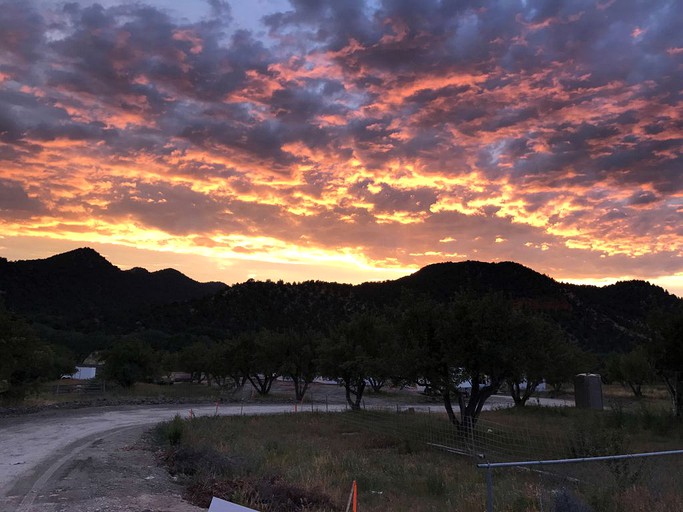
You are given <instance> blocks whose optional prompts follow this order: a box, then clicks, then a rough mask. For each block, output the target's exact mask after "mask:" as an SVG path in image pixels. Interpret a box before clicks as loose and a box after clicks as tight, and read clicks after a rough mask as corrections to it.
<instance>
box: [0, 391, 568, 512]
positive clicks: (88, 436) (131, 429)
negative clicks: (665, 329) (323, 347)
mask: <svg viewBox="0 0 683 512" xmlns="http://www.w3.org/2000/svg"><path fill="white" fill-rule="evenodd" d="M494 398H495V397H494ZM543 402H547V403H543V405H567V404H566V403H564V402H562V401H559V400H557V401H554V400H553V401H551V400H543ZM509 404H510V401H509V400H507V399H506V398H505V397H499V398H497V399H495V400H492V401H491V403H490V405H489V404H487V405H488V406H489V407H501V406H502V407H505V406H507V405H509ZM385 405H386V404H385ZM309 407H311V406H310V405H307V406H306V410H308V408H309ZM315 407H316V408H319V409H321V410H326V409H327V410H330V411H334V410H343V409H344V408H345V407H344V405H343V404H340V403H334V404H329V405H326V404H320V405H317V406H315ZM431 407H432V409H433V408H434V407H438V405H436V404H432V406H431ZM415 408H416V409H420V408H425V409H426V408H427V406H426V405H424V404H422V405H416V406H415ZM487 408H488V407H487ZM190 410H192V412H193V414H195V415H196V416H207V415H214V414H216V412H217V409H216V406H215V405H206V404H201V405H188V404H182V405H170V406H169V405H159V406H149V405H146V406H117V407H94V408H89V409H75V410H68V409H60V410H46V411H42V412H40V413H36V414H29V415H24V416H15V417H5V418H0V512H10V511H12V512H14V511H17V512H31V511H41V512H62V511H64V512H66V511H67V510H68V511H69V512H124V511H125V512H135V511H138V512H162V511H163V512H197V511H200V510H202V509H199V508H197V507H195V506H192V505H190V504H188V503H185V502H183V501H182V499H181V497H180V494H181V491H182V489H181V488H180V486H179V485H177V484H176V483H175V482H174V481H173V480H172V478H171V477H170V476H169V475H168V473H166V471H165V470H164V469H163V468H161V467H158V465H157V464H156V462H155V460H154V454H153V453H152V452H151V451H150V450H149V449H146V448H145V443H143V436H144V434H145V432H146V431H148V430H149V429H150V427H151V426H152V425H154V424H156V423H158V422H161V421H167V420H170V419H172V418H173V417H174V416H175V415H176V414H179V415H180V416H182V417H188V416H189V414H190ZM283 412H293V405H291V404H281V405H239V404H238V405H233V404H231V405H220V406H219V408H218V414H220V415H240V414H244V415H254V414H277V413H283Z"/></svg>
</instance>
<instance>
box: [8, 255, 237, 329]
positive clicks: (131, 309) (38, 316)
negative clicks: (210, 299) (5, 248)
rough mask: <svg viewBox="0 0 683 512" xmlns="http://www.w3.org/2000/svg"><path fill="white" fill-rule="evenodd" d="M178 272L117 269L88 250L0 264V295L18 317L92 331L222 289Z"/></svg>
mask: <svg viewBox="0 0 683 512" xmlns="http://www.w3.org/2000/svg"><path fill="white" fill-rule="evenodd" d="M224 288H225V285H224V284H223V283H199V282H197V281H194V280H193V279H190V278H189V277H187V276H185V275H183V274H181V273H180V272H178V271H177V270H172V269H166V270H159V271H157V272H148V271H147V270H145V269H141V268H134V269H131V270H125V271H124V270H121V269H119V268H118V267H116V266H114V265H112V264H111V263H110V262H109V261H107V259H106V258H104V257H103V256H102V255H100V254H99V253H97V251H95V250H93V249H90V248H81V249H76V250H73V251H69V252H66V253H63V254H57V255H55V256H51V257H49V258H46V259H38V260H26V261H11V262H10V261H7V260H6V259H4V258H3V259H2V260H0V293H1V294H2V296H3V298H4V301H5V305H6V306H7V307H8V308H9V309H10V310H13V311H15V312H17V313H21V314H24V315H26V316H28V317H30V318H32V319H33V320H36V321H39V322H43V323H47V324H51V325H53V326H55V327H64V326H68V327H70V328H74V327H76V328H81V329H87V328H96V327H97V326H98V325H100V324H101V323H102V322H104V321H111V320H112V319H115V318H122V317H125V316H129V315H131V314H134V313H136V312H138V311H140V310H142V309H144V308H148V307H151V306H157V305H161V304H170V303H173V302H178V301H187V300H192V299H198V298H200V297H203V296H205V295H209V294H213V293H216V292H218V291H219V290H221V289H224Z"/></svg>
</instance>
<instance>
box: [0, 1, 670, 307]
mask: <svg viewBox="0 0 683 512" xmlns="http://www.w3.org/2000/svg"><path fill="white" fill-rule="evenodd" d="M252 4H253V8H251V10H246V9H245V8H244V6H241V5H240V6H239V7H238V6H236V5H232V6H231V2H229V1H224V0H207V1H206V2H199V1H197V2H171V1H168V0H142V1H141V2H128V1H123V0H122V1H118V0H104V1H102V2H101V3H96V2H94V1H85V0H83V1H77V2H58V1H54V2H53V1H47V0H26V1H24V0H22V1H19V0H0V9H2V11H1V12H2V13H3V14H2V16H1V17H0V256H4V257H7V258H9V259H32V258H39V257H46V256H49V255H52V254H55V253H58V252H63V251H66V250H69V249H74V248H77V247H83V246H89V247H93V248H95V249H96V250H98V251H99V252H101V253H102V254H103V255H104V256H106V257H107V258H108V259H110V261H112V262H113V263H114V264H116V265H118V266H120V267H122V268H129V267H131V266H144V267H147V268H149V269H151V270H153V269H159V268H165V267H175V268H177V269H178V270H180V271H182V272H184V273H186V274H187V275H189V276H191V277H193V278H195V279H198V280H202V281H206V280H220V281H224V282H227V283H234V282H239V281H244V280H246V279H248V278H256V279H284V280H286V281H301V280H304V279H320V280H330V281H341V282H362V281H367V280H385V279H395V278H397V277H401V276H403V275H406V274H408V273H411V272H414V271H415V270H417V269H418V268H420V267H422V266H424V265H427V264H429V263H435V262H440V261H461V260H467V259H471V260H481V261H506V260H507V261H517V262H519V263H522V264H524V265H527V266H529V267H531V268H533V269H534V270H537V271H539V272H543V273H546V274H548V275H550V276H551V277H554V278H556V279H558V280H561V281H571V282H581V283H590V284H607V283H611V282H614V281H616V280H620V279H632V278H638V279H646V280H650V281H651V282H653V283H655V284H658V285H661V286H663V287H665V288H667V289H668V290H669V291H671V292H672V293H676V294H677V295H679V296H683V244H682V240H683V157H682V156H681V154H682V152H681V148H682V147H683V115H682V113H683V98H682V88H683V86H682V84H683V50H682V49H683V26H682V25H681V21H680V20H683V3H681V2H679V1H676V0H668V1H666V0H665V1H657V2H636V1H632V0H623V1H621V0H620V1H618V2H607V3H602V4H601V3H599V2H596V1H583V0H573V1H568V2H544V1H540V0H539V1H521V0H520V1H515V0H512V1H502V2H499V1H484V2H478V3H477V4H476V6H475V5H474V4H472V5H470V2H462V1H457V2H455V1H453V2H450V1H446V0H443V1H437V0H420V1H414V2H401V1H392V0H386V1H366V2H363V1H361V0H349V1H335V0H317V1H303V0H291V2H286V1H285V0H258V1H257V0H255V1H254V2H251V3H250V5H252Z"/></svg>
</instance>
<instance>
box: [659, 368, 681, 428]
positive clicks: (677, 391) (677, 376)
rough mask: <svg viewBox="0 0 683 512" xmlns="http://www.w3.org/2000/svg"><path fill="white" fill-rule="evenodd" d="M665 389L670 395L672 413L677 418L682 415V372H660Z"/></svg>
mask: <svg viewBox="0 0 683 512" xmlns="http://www.w3.org/2000/svg"><path fill="white" fill-rule="evenodd" d="M662 377H664V382H665V383H666V389H667V390H668V391H669V395H670V396H671V403H672V409H673V414H674V416H676V417H677V418H680V417H683V373H681V372H672V373H671V374H667V373H662Z"/></svg>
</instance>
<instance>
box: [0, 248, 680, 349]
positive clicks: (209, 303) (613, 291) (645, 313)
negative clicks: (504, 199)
mask: <svg viewBox="0 0 683 512" xmlns="http://www.w3.org/2000/svg"><path fill="white" fill-rule="evenodd" d="M489 293H497V294H500V295H503V296H505V297H507V298H509V299H510V300H512V301H513V302H516V303H518V304H520V305H523V306H524V307H527V308H530V309H533V310H536V311H538V312H541V313H542V314H544V315H547V316H550V317H552V318H553V319H554V320H556V321H557V322H558V323H559V324H560V325H561V326H562V327H563V328H564V329H565V331H566V332H567V333H568V335H569V337H570V339H572V340H574V342H576V343H577V344H579V345H580V346H581V347H583V348H584V349H588V350H592V351H594V352H599V353H607V352H610V351H626V350H628V349H630V348H631V347H633V346H634V345H636V344H638V343H640V342H642V341H643V339H645V338H646V337H647V323H648V321H649V319H650V318H649V317H650V316H651V315H652V314H653V312H659V313H661V312H666V311H672V310H674V309H675V308H677V307H680V305H681V302H683V301H682V300H681V299H679V298H678V297H676V296H674V295H671V294H669V293H668V292H666V291H665V290H664V289H663V288H661V287H659V286H655V285H652V284H650V283H647V282H644V281H625V282H619V283H616V284H613V285H611V286H605V287H596V286H579V285H572V284H567V283H561V282H558V281H556V280H554V279H552V278H551V277H548V276H546V275H543V274H540V273H538V272H536V271H534V270H532V269H530V268H528V267H525V266H523V265H520V264H518V263H514V262H501V263H484V262H479V261H465V262H458V263H452V262H446V263H436V264H433V265H428V266H426V267H424V268H422V269H420V270H418V271H417V272H415V273H413V274H411V275H409V276H406V277H403V278H400V279H396V280H393V281H384V282H370V283H363V284H359V285H348V284H338V283H329V282H324V281H306V282H302V283H284V282H282V281H278V282H273V281H254V280H249V281H246V282H244V283H239V284H235V285H232V286H226V285H224V284H223V283H216V282H213V283H198V282H196V281H194V280H192V279H190V278H189V277H187V276H185V275H183V274H181V273H180V272H178V271H177V270H173V269H165V270H160V271H156V272H149V271H147V270H145V269H143V268H133V269H130V270H126V271H123V270H120V269H119V268H117V267H116V266H114V265H112V264H111V263H110V262H108V261H107V260H106V259H105V258H104V257H103V256H101V255H100V254H98V253H97V252H96V251H94V250H92V249H88V248H83V249H77V250H74V251H70V252H67V253H64V254H58V255H56V256H52V257H50V258H46V259H42V260H30V261H15V262H9V261H7V260H6V259H4V258H0V294H2V296H3V297H4V301H5V303H6V305H7V307H8V308H9V309H10V310H13V311H15V312H17V313H19V314H22V315H24V316H26V317H27V318H29V319H31V320H32V321H34V322H36V323H38V324H40V325H44V326H49V328H50V329H52V330H53V334H54V330H58V331H61V332H65V333H66V332H113V333H119V334H122V333H127V332H132V331H135V332H136V333H144V332H154V333H157V334H159V333H161V334H162V335H159V336H160V337H161V338H163V337H164V336H168V337H174V339H176V341H177V342H181V341H178V340H182V338H183V335H184V334H183V333H187V334H190V335H191V336H206V337H208V338H212V339H225V337H227V336H232V335H236V334H239V333H240V332H244V331H250V330H258V329H261V328H264V327H265V328H269V329H275V330H280V329H288V328H309V329H315V330H318V331H321V332H324V331H325V330H326V329H328V328H330V327H331V326H333V325H334V324H335V322H338V321H342V320H344V319H345V318H348V317H349V315H351V314H353V313H354V312H359V311H366V310H368V309H372V308H379V309H381V308H384V307H391V306H392V305H396V304H397V303H398V301H399V300H401V297H405V296H406V294H408V295H409V296H414V297H417V296H427V297H429V298H431V299H432V300H435V301H438V302H447V301H449V300H450V299H451V298H453V297H454V296H455V295H456V294H470V295H474V296H478V295H483V294H489ZM164 333H165V334H164Z"/></svg>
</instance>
